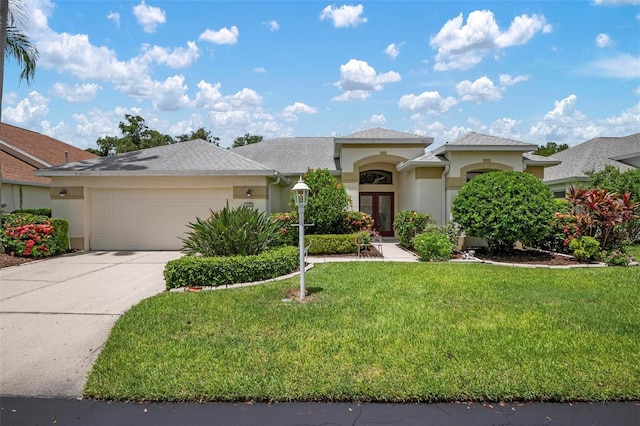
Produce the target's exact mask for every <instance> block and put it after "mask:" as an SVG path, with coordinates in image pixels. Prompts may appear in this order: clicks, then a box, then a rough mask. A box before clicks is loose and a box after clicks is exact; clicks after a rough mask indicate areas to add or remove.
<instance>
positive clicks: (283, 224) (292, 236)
mask: <svg viewBox="0 0 640 426" xmlns="http://www.w3.org/2000/svg"><path fill="white" fill-rule="evenodd" d="M271 220H272V221H274V222H276V223H277V224H278V226H279V227H280V235H279V237H278V243H277V244H276V245H282V246H295V245H298V227H297V226H296V224H297V223H298V212H297V211H290V212H278V213H271Z"/></svg>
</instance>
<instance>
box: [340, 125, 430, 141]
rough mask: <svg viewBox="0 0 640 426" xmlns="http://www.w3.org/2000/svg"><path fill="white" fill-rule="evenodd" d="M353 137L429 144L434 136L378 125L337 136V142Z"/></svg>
mask: <svg viewBox="0 0 640 426" xmlns="http://www.w3.org/2000/svg"><path fill="white" fill-rule="evenodd" d="M351 139H365V140H368V141H370V140H371V139H374V140H375V139H378V140H380V139H381V140H385V141H390V140H398V141H400V140H402V141H403V142H404V140H406V139H408V142H417V143H425V144H426V145H429V144H431V143H433V138H431V137H428V136H420V135H416V134H414V133H407V132H398V131H396V130H389V129H383V128H381V127H376V128H374V129H369V130H363V131H361V132H356V133H352V134H350V135H346V136H340V137H336V142H338V143H340V142H342V141H349V140H351Z"/></svg>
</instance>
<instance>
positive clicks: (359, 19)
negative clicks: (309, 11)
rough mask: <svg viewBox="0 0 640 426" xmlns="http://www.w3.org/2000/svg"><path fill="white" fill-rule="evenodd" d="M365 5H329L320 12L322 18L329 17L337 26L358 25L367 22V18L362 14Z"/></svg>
mask: <svg viewBox="0 0 640 426" xmlns="http://www.w3.org/2000/svg"><path fill="white" fill-rule="evenodd" d="M363 11H364V7H363V6H362V5H361V4H359V5H357V6H347V5H343V6H340V7H336V6H335V5H331V6H327V7H325V8H324V9H323V10H322V13H320V20H325V19H329V20H331V21H332V22H333V26H334V27H336V28H344V27H357V26H358V25H360V24H364V23H365V22H367V18H365V17H363V16H361V15H362V12H363Z"/></svg>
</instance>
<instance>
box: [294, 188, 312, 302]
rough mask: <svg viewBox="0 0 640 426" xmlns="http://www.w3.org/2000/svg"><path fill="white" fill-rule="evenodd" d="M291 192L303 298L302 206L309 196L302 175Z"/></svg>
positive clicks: (301, 296)
mask: <svg viewBox="0 0 640 426" xmlns="http://www.w3.org/2000/svg"><path fill="white" fill-rule="evenodd" d="M291 191H292V192H293V197H294V200H295V203H296V206H298V227H299V232H298V234H299V239H298V246H299V247H300V300H301V301H302V300H304V296H305V288H304V285H305V282H304V266H305V265H304V206H306V205H307V199H308V198H309V187H308V186H307V184H306V183H304V181H303V180H302V176H300V180H299V181H298V183H296V184H295V185H294V186H293V188H291Z"/></svg>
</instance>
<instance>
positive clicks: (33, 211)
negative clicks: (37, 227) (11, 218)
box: [11, 208, 51, 217]
mask: <svg viewBox="0 0 640 426" xmlns="http://www.w3.org/2000/svg"><path fill="white" fill-rule="evenodd" d="M23 213H28V214H33V215H36V216H45V217H51V209H47V208H40V209H18V210H14V211H12V212H11V214H23Z"/></svg>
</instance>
